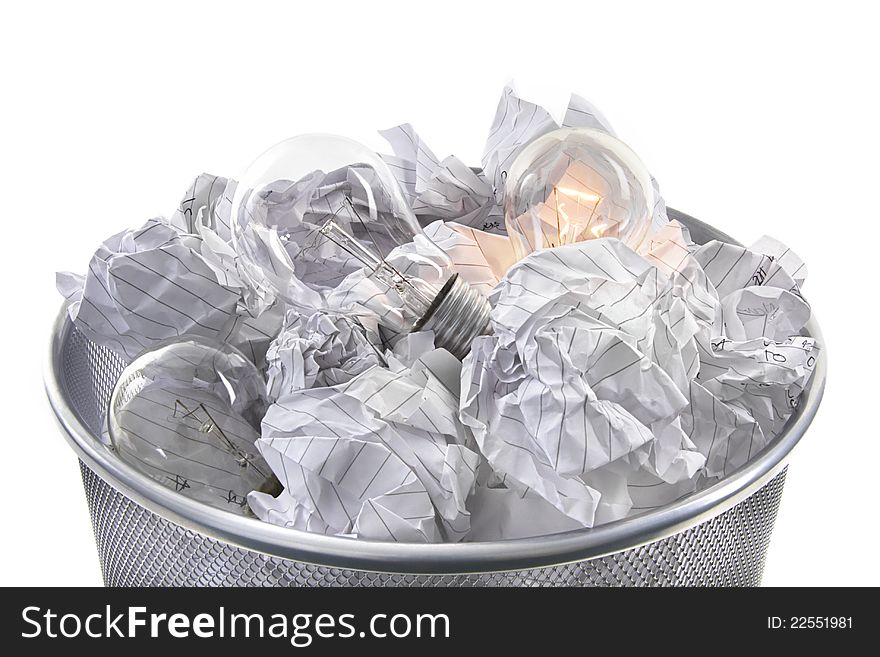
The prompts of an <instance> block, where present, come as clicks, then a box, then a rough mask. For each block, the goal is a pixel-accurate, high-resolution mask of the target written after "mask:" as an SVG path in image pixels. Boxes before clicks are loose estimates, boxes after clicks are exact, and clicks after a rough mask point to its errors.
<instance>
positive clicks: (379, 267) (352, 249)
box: [318, 202, 437, 314]
mask: <svg viewBox="0 0 880 657" xmlns="http://www.w3.org/2000/svg"><path fill="white" fill-rule="evenodd" d="M349 207H352V206H351V203H350V202H349ZM352 209H353V208H352ZM355 214H357V213H356V212H355ZM318 233H320V234H321V235H323V236H324V237H326V238H327V239H328V240H330V241H331V242H333V243H334V244H336V246H338V247H339V248H340V249H342V250H343V251H345V252H346V253H348V254H349V255H351V256H352V257H353V258H355V259H356V260H358V261H359V262H360V263H361V264H363V265H364V267H365V268H366V269H367V270H368V271H369V272H370V277H373V278H376V279H378V280H379V281H381V282H382V283H384V284H385V285H387V286H388V287H389V288H392V289H394V291H395V292H396V293H397V294H398V295H399V296H400V297H401V299H402V300H403V301H404V303H405V304H406V305H407V306H409V307H410V308H411V309H412V310H413V311H414V312H415V313H416V314H419V313H423V312H424V311H426V310H427V308H428V307H430V305H431V303H432V302H433V301H434V298H435V297H436V295H437V290H436V289H434V288H433V287H432V286H431V285H429V284H428V283H426V282H424V281H420V285H416V284H414V283H413V280H411V279H410V277H408V276H406V275H405V274H404V273H403V272H401V271H400V270H399V269H397V267H395V266H394V265H392V264H391V263H390V262H388V261H387V260H385V259H384V258H382V257H380V256H378V255H377V254H376V253H374V252H373V251H372V250H371V249H369V248H367V247H366V246H364V244H363V243H362V242H361V241H360V240H358V239H356V238H355V237H354V236H353V235H351V234H350V233H349V232H348V231H346V230H345V229H344V228H342V227H341V226H340V225H339V224H338V223H337V222H336V221H335V220H334V219H333V218H331V219H328V220H327V221H326V222H324V225H323V226H321V228H319V229H318Z"/></svg>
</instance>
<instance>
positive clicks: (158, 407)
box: [107, 335, 279, 514]
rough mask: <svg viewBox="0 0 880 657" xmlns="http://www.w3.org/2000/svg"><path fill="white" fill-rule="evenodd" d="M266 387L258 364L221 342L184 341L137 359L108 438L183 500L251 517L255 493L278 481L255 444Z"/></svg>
mask: <svg viewBox="0 0 880 657" xmlns="http://www.w3.org/2000/svg"><path fill="white" fill-rule="evenodd" d="M265 389H266V385H265V382H264V380H263V377H262V375H261V374H260V372H259V371H258V370H257V368H256V367H255V366H254V364H253V363H252V362H251V361H249V360H248V359H247V357H245V355H244V354H242V353H241V352H240V351H238V350H237V349H235V348H233V347H230V346H229V345H227V344H223V343H220V342H218V341H216V340H212V339H209V338H203V337H199V336H190V335H187V336H182V337H181V338H175V339H173V340H168V341H165V342H162V343H160V344H158V345H156V346H155V347H154V348H152V349H150V350H148V351H145V352H144V353H142V354H141V355H140V356H138V357H137V358H135V359H134V360H133V361H132V362H131V364H130V365H128V367H126V368H125V369H124V370H123V371H122V374H121V375H120V377H119V380H118V381H117V383H116V386H115V387H114V388H113V393H112V395H111V396H110V404H109V408H108V413H107V433H108V434H109V437H110V442H111V443H112V445H113V447H114V449H115V450H116V452H117V453H118V454H119V456H120V458H121V459H122V460H124V461H126V462H127V463H129V464H131V465H132V466H134V467H135V468H137V469H138V470H140V471H141V472H144V473H145V474H147V475H149V476H151V477H153V478H154V479H156V480H158V481H159V482H161V483H162V484H164V485H165V486H167V487H169V488H172V489H174V490H176V491H178V492H179V493H181V494H182V495H186V496H187V497H192V498H194V499H197V500H199V501H201V502H205V503H207V504H210V505H212V506H215V507H219V508H221V509H225V510H228V511H232V512H233V513H238V514H248V513H249V509H248V507H247V504H246V502H247V495H248V493H250V492H251V491H253V490H261V491H263V492H271V491H277V488H278V486H279V483H278V480H277V479H276V478H275V476H274V475H273V474H272V470H271V469H270V468H269V465H268V464H267V463H266V461H265V460H263V457H262V456H260V453H259V451H258V450H257V446H256V441H257V439H259V437H260V421H261V420H262V417H263V414H264V413H265V410H266V407H267V405H268V402H267V400H266V392H265Z"/></svg>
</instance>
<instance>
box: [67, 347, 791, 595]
mask: <svg viewBox="0 0 880 657" xmlns="http://www.w3.org/2000/svg"><path fill="white" fill-rule="evenodd" d="M61 367H62V376H63V379H64V387H65V389H66V395H67V398H68V400H69V403H70V405H71V406H72V407H73V408H74V409H75V410H76V412H77V414H78V415H79V416H80V418H81V419H82V421H83V422H84V423H85V424H86V425H87V426H89V427H90V428H91V429H92V431H93V432H95V433H96V434H99V433H100V431H101V423H102V421H103V413H104V409H106V407H107V402H108V399H109V397H110V393H111V391H112V389H113V385H114V384H115V382H116V379H117V377H118V375H119V373H120V372H121V371H122V368H123V367H124V363H123V361H122V360H121V359H120V358H119V357H117V356H116V355H114V354H113V353H112V352H110V351H109V350H107V349H103V348H100V347H97V346H96V345H95V344H93V343H92V342H91V341H89V340H88V339H87V338H86V337H85V336H84V335H82V334H81V333H80V332H78V331H76V330H72V331H71V332H70V333H69V334H68V336H67V339H66V340H65V344H64V348H63V353H62V354H61ZM81 468H82V475H83V484H84V486H85V491H86V498H87V500H88V505H89V511H90V513H91V516H92V524H93V527H94V531H95V540H96V543H97V547H98V554H99V558H100V560H101V567H102V569H103V574H104V581H105V583H106V584H108V585H111V586H127V585H144V586H146V585H199V586H392V585H393V586H676V585H696V586H710V585H723V586H736V585H743V586H750V585H757V584H759V583H760V581H761V573H762V571H763V568H764V557H765V553H766V549H767V544H768V541H769V539H770V534H771V532H772V530H773V523H774V521H775V520H776V511H777V508H778V506H779V499H780V496H781V495H782V487H783V484H784V482H785V472H784V471H783V472H782V473H781V474H779V475H778V476H777V477H776V478H775V479H773V480H772V481H770V482H769V483H768V484H767V485H765V486H764V487H763V488H762V489H760V490H759V491H758V492H756V493H755V494H753V495H752V496H751V497H749V498H748V499H746V500H745V501H743V502H741V503H740V504H739V505H738V506H736V507H734V508H733V509H731V510H729V511H727V512H726V513H724V514H722V515H720V516H718V517H716V518H714V519H712V520H709V521H707V522H704V523H702V524H700V525H697V526H695V527H693V528H691V529H689V530H687V531H685V532H682V533H680V534H676V535H674V536H672V537H670V538H666V539H664V540H661V541H657V542H655V543H651V544H649V545H645V546H643V547H639V548H635V549H632V550H627V551H625V552H619V553H616V554H613V555H610V556H607V557H603V558H601V559H592V560H588V561H581V562H577V563H571V564H563V565H549V566H547V567H544V568H536V569H531V570H522V571H515V572H503V573H482V574H468V575H407V574H394V573H374V572H368V571H361V570H346V569H340V568H331V567H326V566H320V565H313V564H307V563H302V562H298V561H290V560H285V559H278V558H274V557H268V556H265V555H262V554H259V553H255V552H251V551H248V550H243V549H240V548H237V547H233V546H231V545H228V544H226V543H222V542H219V541H216V540H214V539H211V538H209V537H207V536H204V535H201V534H198V533H196V532H193V531H191V530H189V529H186V528H184V527H181V526H180V525H177V524H174V523H172V522H169V521H168V520H165V519H163V518H161V517H160V516H157V515H155V514H153V513H151V512H150V511H148V510H147V509H145V508H144V507H142V506H139V505H138V504H136V503H135V502H133V501H131V500H130V499H128V498H127V497H125V496H124V495H123V494H121V493H120V492H119V491H117V490H116V489H114V488H113V487H112V486H110V484H108V483H107V482H106V481H103V480H102V479H101V478H100V477H98V476H97V475H96V474H95V473H94V472H92V471H91V470H89V469H88V467H86V466H85V465H84V464H81Z"/></svg>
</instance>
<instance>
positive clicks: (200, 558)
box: [80, 464, 785, 586]
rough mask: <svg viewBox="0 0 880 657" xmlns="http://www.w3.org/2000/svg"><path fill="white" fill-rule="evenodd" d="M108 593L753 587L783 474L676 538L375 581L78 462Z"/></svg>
mask: <svg viewBox="0 0 880 657" xmlns="http://www.w3.org/2000/svg"><path fill="white" fill-rule="evenodd" d="M80 465H81V469H82V475H83V485H84V486H85V490H86V498H87V499H88V503H89V510H90V512H91V515H92V526H93V527H94V530H95V542H96V543H97V547H98V555H99V558H100V560H101V568H102V571H103V574H104V582H105V583H106V584H107V585H108V586H756V585H758V584H760V582H761V573H762V571H763V570H764V557H765V555H766V551H767V544H768V542H769V540H770V534H771V532H772V531H773V523H774V521H775V520H776V511H777V509H778V507H779V499H780V497H781V495H782V487H783V484H784V483H785V471H783V472H782V473H780V474H779V475H777V476H776V478H774V479H773V480H771V481H770V482H769V483H768V484H767V485H765V486H764V487H763V488H761V489H760V490H759V491H758V492H756V493H755V494H753V495H752V496H751V497H749V498H747V499H746V500H745V501H743V502H741V503H740V504H739V505H737V506H735V507H734V508H732V509H730V510H729V511H727V512H726V513H723V514H721V515H720V516H717V517H716V518H713V519H712V520H710V521H708V522H704V523H702V524H700V525H697V526H696V527H693V528H691V529H689V530H687V531H685V532H682V533H680V534H676V535H674V536H671V537H669V538H666V539H663V540H662V541H657V542H654V543H650V544H649V545H645V546H643V547H640V548H635V549H632V550H627V551H625V552H618V553H616V554H613V555H610V556H607V557H602V558H601V559H591V560H589V561H579V562H576V563H570V564H562V565H554V566H548V567H545V568H534V569H530V570H519V571H511V572H501V573H481V574H468V575H409V574H395V573H374V572H369V571H363V570H349V569H341V568H331V567H327V566H319V565H314V564H307V563H303V562H300V561H290V560H285V559H278V558H275V557H269V556H266V555H263V554H259V553H256V552H251V551H249V550H243V549H241V548H238V547H234V546H232V545H229V544H227V543H223V542H221V541H217V540H214V539H212V538H208V537H207V536H204V535H202V534H199V533H197V532H193V531H191V530H189V529H186V528H184V527H181V526H180V525H177V524H175V523H172V522H169V521H167V520H165V519H163V518H161V517H159V516H157V515H155V514H153V513H151V512H150V511H148V510H147V509H145V508H144V507H142V506H139V505H138V504H135V503H134V502H132V501H131V500H130V499H128V498H127V497H125V496H124V495H123V494H121V493H120V492H118V491H117V490H116V489H114V488H113V487H112V486H110V485H109V484H108V483H107V482H105V481H104V480H102V479H101V478H100V477H98V476H97V475H96V474H95V473H94V472H92V471H91V470H89V469H88V467H86V466H85V465H84V464H80Z"/></svg>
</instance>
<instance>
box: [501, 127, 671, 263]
mask: <svg viewBox="0 0 880 657" xmlns="http://www.w3.org/2000/svg"><path fill="white" fill-rule="evenodd" d="M653 210H654V188H653V185H652V184H651V175H650V174H649V173H648V171H647V170H646V169H645V166H644V165H643V164H642V162H641V160H639V158H638V156H637V155H636V154H635V153H634V152H633V151H632V150H631V149H630V148H629V147H628V146H627V145H626V144H624V143H623V142H621V141H620V140H618V139H616V138H615V137H612V136H611V135H609V134H607V133H605V132H602V131H599V130H592V129H588V128H560V129H559V130H554V131H552V132H549V133H547V134H546V135H543V136H541V137H539V138H538V139H536V140H534V141H533V142H531V143H530V144H528V145H527V146H526V147H525V148H523V149H522V151H521V152H520V153H519V154H518V155H517V157H516V159H515V160H514V161H513V165H512V166H511V167H510V170H509V171H508V173H507V178H506V180H505V187H504V217H505V223H506V224H507V233H508V235H509V236H510V238H511V240H512V242H513V246H514V249H515V251H516V253H517V255H518V256H519V257H523V256H525V255H526V254H528V253H531V252H532V251H536V250H538V249H543V248H547V247H555V246H562V245H565V244H572V243H575V242H582V241H584V240H588V239H595V238H599V237H616V238H618V239H620V240H621V241H623V242H625V243H626V244H627V245H628V246H630V247H631V248H633V249H637V248H638V247H639V245H640V244H641V242H642V240H643V239H644V238H645V236H646V234H647V232H648V228H649V227H650V225H651V216H652V213H653Z"/></svg>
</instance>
